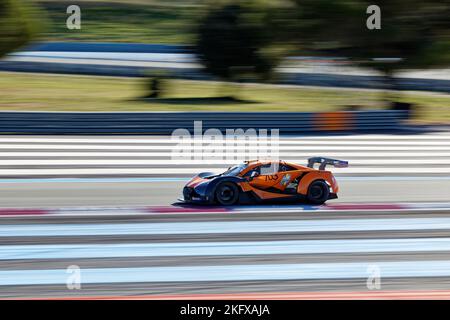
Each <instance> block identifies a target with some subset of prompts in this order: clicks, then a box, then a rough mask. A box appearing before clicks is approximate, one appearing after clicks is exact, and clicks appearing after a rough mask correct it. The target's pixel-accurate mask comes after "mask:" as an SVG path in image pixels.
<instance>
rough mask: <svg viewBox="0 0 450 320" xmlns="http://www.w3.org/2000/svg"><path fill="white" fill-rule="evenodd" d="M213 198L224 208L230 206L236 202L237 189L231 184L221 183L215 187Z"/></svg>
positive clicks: (237, 196) (237, 197)
mask: <svg viewBox="0 0 450 320" xmlns="http://www.w3.org/2000/svg"><path fill="white" fill-rule="evenodd" d="M215 196H216V200H217V202H218V203H220V204H221V205H224V206H230V205H233V204H235V203H236V202H237V201H238V199H239V189H238V187H237V185H236V184H234V183H232V182H222V183H220V184H219V185H218V186H217V188H216V192H215Z"/></svg>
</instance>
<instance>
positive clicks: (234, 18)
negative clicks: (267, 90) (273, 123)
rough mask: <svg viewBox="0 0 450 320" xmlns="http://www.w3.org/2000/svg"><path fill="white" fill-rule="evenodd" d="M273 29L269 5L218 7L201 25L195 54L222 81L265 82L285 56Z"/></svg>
mask: <svg viewBox="0 0 450 320" xmlns="http://www.w3.org/2000/svg"><path fill="white" fill-rule="evenodd" d="M273 30H275V29H274V28H273V21H272V20H271V16H270V8H269V5H268V4H267V3H266V2H263V1H232V2H226V3H225V4H221V5H219V6H217V4H215V5H214V6H213V7H212V8H211V9H210V10H209V11H208V12H207V13H206V15H205V16H204V17H202V18H201V19H200V21H199V23H198V29H197V40H196V53H197V54H198V57H199V58H200V61H201V62H202V64H203V65H204V67H205V68H206V70H207V72H208V73H210V74H211V75H213V76H215V77H217V78H219V79H221V80H224V81H232V82H240V81H245V80H249V81H266V80H268V79H270V78H271V77H272V76H273V70H274V67H275V66H276V65H277V64H278V63H279V61H280V59H281V58H282V56H283V54H284V50H283V48H282V47H281V46H277V45H276V37H275V34H274V32H273Z"/></svg>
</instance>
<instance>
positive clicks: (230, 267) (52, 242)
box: [0, 132, 450, 298]
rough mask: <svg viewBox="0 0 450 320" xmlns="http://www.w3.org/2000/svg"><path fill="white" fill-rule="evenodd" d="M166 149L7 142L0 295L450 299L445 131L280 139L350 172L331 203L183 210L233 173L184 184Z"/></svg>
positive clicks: (158, 143) (108, 142)
mask: <svg viewBox="0 0 450 320" xmlns="http://www.w3.org/2000/svg"><path fill="white" fill-rule="evenodd" d="M171 150H173V145H172V144H171V142H170V141H169V140H168V139H167V138H165V137H132V136H126V137H106V136H105V137H103V136H102V137H88V136H82V137H71V136H63V137H59V136H58V137H53V136H43V137H36V136H20V137H19V136H3V137H0V177H1V179H0V207H1V208H0V239H1V241H0V243H1V245H0V297H1V298H17V297H29V298H49V297H58V298H70V297H124V296H130V297H140V298H174V297H175V298H176V297H197V298H198V297H200V298H220V297H222V298H223V297H226V298H233V297H234V298H277V297H285V298H329V297H347V298H360V297H379V298H389V297H400V298H407V297H444V298H450V200H449V194H450V192H449V191H450V179H449V178H450V133H448V132H436V133H423V134H416V135H408V134H404V135H360V136H358V135H352V136H320V137H297V138H295V137H289V138H283V139H282V141H281V144H280V158H282V159H286V160H295V161H297V162H301V163H303V162H305V160H306V158H307V157H309V156H314V155H323V156H334V157H336V158H342V159H344V160H349V161H350V167H349V168H342V169H336V170H333V171H336V175H337V178H338V181H339V183H340V187H341V192H340V193H339V199H337V200H334V201H330V202H328V203H327V205H326V206H311V205H305V204H290V205H270V206H269V205H260V206H242V207H231V208H224V207H218V206H214V207H193V206H180V205H173V203H174V202H176V199H177V197H178V196H179V195H180V192H181V188H182V186H183V185H184V183H185V182H186V181H187V179H188V177H189V176H192V175H193V174H194V173H196V172H199V171H204V169H205V170H208V171H210V170H212V171H214V170H218V171H220V170H222V169H223V168H226V167H227V166H228V163H217V162H214V161H212V162H211V163H207V162H206V163H205V162H202V163H201V164H198V163H196V162H195V161H192V162H190V161H187V162H185V163H182V164H176V165H175V168H176V169H178V172H177V173H173V172H172V171H171V170H170V166H171V162H170V161H171V157H170V152H171ZM137 160H139V161H137ZM146 161H147V162H146ZM68 268H69V269H68ZM74 270H75V271H74ZM77 270H78V271H79V272H80V273H79V275H80V277H79V280H80V282H81V288H80V289H76V288H75V289H73V290H70V289H68V287H67V284H68V283H69V287H70V284H73V283H72V282H71V281H72V280H73V279H74V278H72V277H71V275H73V272H78V271H77ZM378 276H379V279H380V286H375V287H373V286H370V284H373V283H372V282H371V279H373V277H376V278H377V277H378ZM368 282H369V286H368Z"/></svg>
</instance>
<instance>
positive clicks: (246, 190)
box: [179, 157, 348, 205]
mask: <svg viewBox="0 0 450 320" xmlns="http://www.w3.org/2000/svg"><path fill="white" fill-rule="evenodd" d="M315 164H319V168H318V169H314V165H315ZM327 165H333V166H334V167H339V168H342V167H347V166H348V162H347V161H342V160H336V159H329V158H323V157H314V158H309V159H308V166H302V165H298V164H293V163H287V162H284V161H259V160H253V161H245V162H244V163H241V164H238V165H236V166H234V167H230V168H228V170H227V171H225V172H224V173H221V174H213V173H211V172H202V173H200V174H199V175H197V176H195V177H194V178H192V179H191V180H190V181H189V182H188V183H187V184H186V186H185V187H184V189H183V199H179V200H181V201H183V202H187V203H206V204H214V203H218V204H221V205H233V204H237V203H255V202H256V203H258V202H267V201H283V200H284V201H291V202H292V201H307V202H309V203H313V204H322V203H324V202H325V201H327V200H329V199H336V198H337V192H338V190H339V187H338V184H337V182H336V179H335V178H334V176H333V174H332V173H331V172H330V171H327V170H325V167H326V166H327Z"/></svg>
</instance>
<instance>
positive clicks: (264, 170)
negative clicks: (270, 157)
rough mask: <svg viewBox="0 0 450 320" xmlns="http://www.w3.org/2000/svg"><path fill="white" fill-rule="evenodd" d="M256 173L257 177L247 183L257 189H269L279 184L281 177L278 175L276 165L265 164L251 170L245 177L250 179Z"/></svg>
mask: <svg viewBox="0 0 450 320" xmlns="http://www.w3.org/2000/svg"><path fill="white" fill-rule="evenodd" d="M253 171H256V172H257V173H258V174H259V175H258V176H256V177H254V178H253V179H251V180H250V181H249V184H250V185H251V186H252V187H254V188H258V189H263V190H265V189H269V188H271V187H273V186H275V185H276V184H278V183H279V182H280V180H281V179H282V177H283V175H282V174H279V173H278V165H277V163H273V162H272V163H267V164H263V165H260V166H258V167H255V168H253V169H252V170H251V171H249V172H248V173H247V174H246V176H248V177H250V176H251V174H252V172H253Z"/></svg>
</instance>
